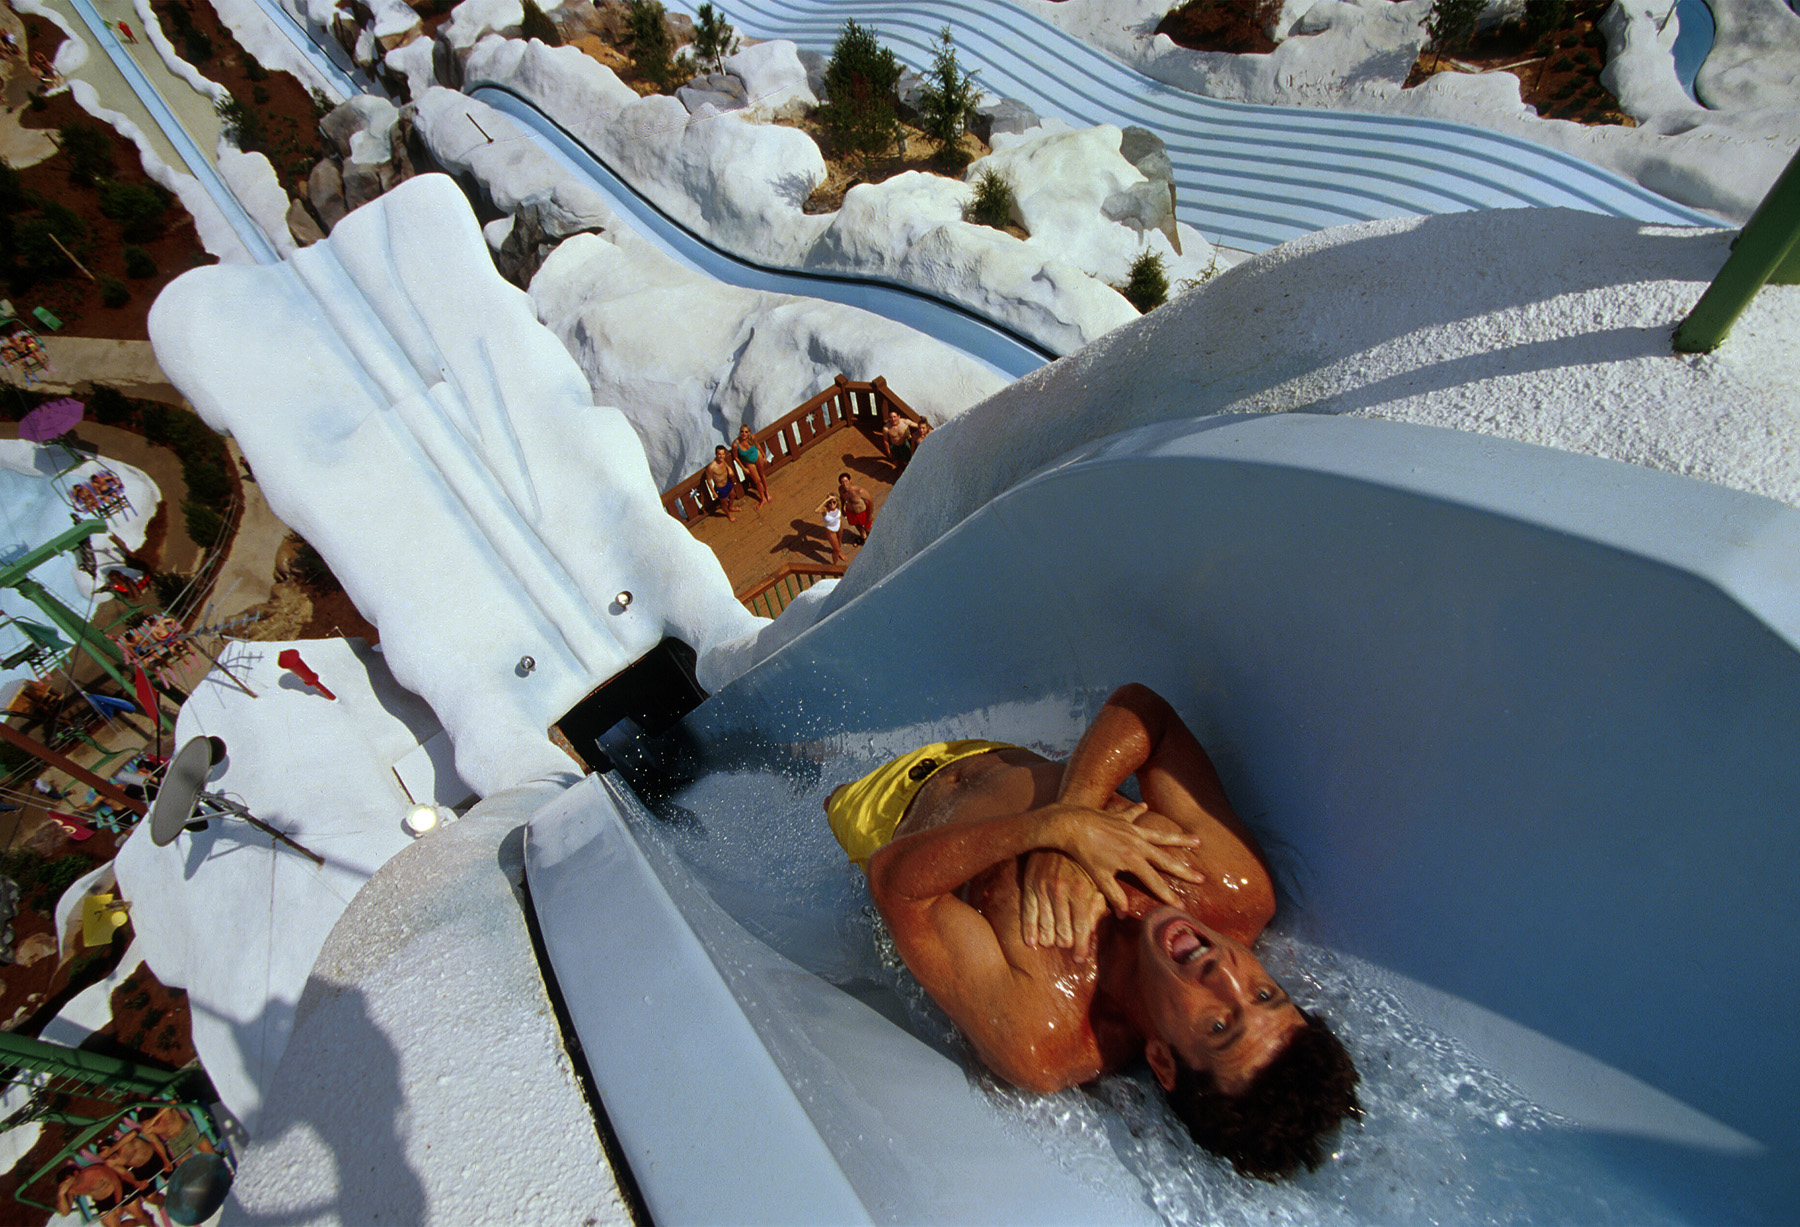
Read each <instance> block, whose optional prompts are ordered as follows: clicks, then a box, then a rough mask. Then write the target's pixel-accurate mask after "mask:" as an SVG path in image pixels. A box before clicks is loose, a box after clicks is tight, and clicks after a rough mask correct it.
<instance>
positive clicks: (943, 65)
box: [919, 26, 981, 150]
mask: <svg viewBox="0 0 1800 1227" xmlns="http://www.w3.org/2000/svg"><path fill="white" fill-rule="evenodd" d="M927 80H928V82H929V84H927V85H926V86H925V88H924V89H923V90H922V91H920V93H919V111H920V113H921V114H922V115H923V117H924V120H925V123H924V125H923V126H924V129H925V135H926V136H929V137H930V138H931V139H932V140H934V141H936V142H937V144H938V148H939V149H941V150H949V149H952V148H954V147H955V145H956V142H957V140H958V139H960V138H961V136H962V134H963V129H964V128H966V127H968V124H969V118H970V116H972V115H974V113H975V104H976V103H977V102H979V101H981V89H980V87H979V86H977V85H976V84H975V74H974V73H972V72H965V71H963V67H962V65H961V64H958V63H957V62H956V43H955V41H954V40H953V39H952V38H951V36H950V27H949V26H945V27H944V28H943V30H941V31H940V32H939V33H938V50H937V55H936V57H935V58H934V59H933V60H932V61H931V73H930V75H929V77H928V78H927Z"/></svg>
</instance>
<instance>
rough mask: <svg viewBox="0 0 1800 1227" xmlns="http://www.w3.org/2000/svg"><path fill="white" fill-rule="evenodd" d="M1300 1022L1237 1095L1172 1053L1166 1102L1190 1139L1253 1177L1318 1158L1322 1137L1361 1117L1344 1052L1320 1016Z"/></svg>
mask: <svg viewBox="0 0 1800 1227" xmlns="http://www.w3.org/2000/svg"><path fill="white" fill-rule="evenodd" d="M1300 1016H1301V1017H1302V1018H1304V1019H1305V1020H1306V1026H1305V1027H1303V1028H1302V1029H1301V1030H1299V1031H1297V1032H1295V1033H1294V1038H1293V1039H1291V1040H1289V1041H1288V1045H1287V1047H1286V1048H1284V1049H1282V1050H1281V1052H1279V1053H1277V1054H1276V1056H1275V1059H1274V1060H1272V1061H1270V1062H1269V1063H1268V1064H1267V1065H1265V1066H1264V1067H1263V1068H1262V1069H1261V1070H1260V1071H1259V1072H1258V1073H1257V1075H1256V1077H1255V1078H1254V1079H1252V1080H1251V1082H1250V1085H1249V1086H1248V1087H1246V1088H1245V1089H1244V1092H1243V1093H1242V1094H1239V1095H1227V1094H1225V1093H1224V1092H1223V1091H1221V1090H1219V1088H1218V1086H1217V1084H1216V1083H1215V1082H1214V1081H1213V1076H1212V1074H1210V1073H1204V1072H1202V1071H1200V1070H1197V1069H1193V1068H1191V1067H1189V1066H1188V1065H1187V1063H1186V1062H1184V1061H1182V1060H1181V1058H1180V1057H1179V1056H1177V1057H1176V1059H1175V1089H1174V1090H1172V1091H1170V1092H1169V1093H1168V1097H1169V1107H1170V1108H1171V1109H1172V1110H1173V1111H1174V1113H1175V1115H1177V1116H1179V1117H1180V1118H1181V1121H1182V1123H1183V1124H1184V1125H1186V1126H1187V1130H1188V1133H1189V1134H1190V1135H1192V1136H1193V1139H1194V1141H1195V1142H1197V1143H1198V1144H1199V1145H1201V1146H1202V1147H1204V1148H1205V1149H1207V1150H1210V1151H1212V1152H1213V1153H1214V1154H1216V1155H1219V1156H1221V1157H1222V1158H1226V1159H1229V1160H1231V1164H1232V1166H1233V1167H1235V1168H1237V1170H1238V1171H1240V1172H1242V1173H1243V1174H1244V1175H1246V1176H1254V1177H1256V1178H1257V1179H1259V1180H1280V1179H1282V1178H1283V1177H1286V1176H1291V1175H1293V1174H1294V1173H1295V1172H1296V1171H1298V1170H1299V1169H1300V1166H1301V1165H1302V1164H1304V1165H1305V1166H1306V1168H1307V1169H1308V1170H1309V1171H1310V1170H1311V1169H1313V1168H1315V1167H1317V1166H1319V1164H1320V1163H1322V1162H1323V1161H1324V1159H1325V1155H1326V1151H1325V1147H1324V1139H1325V1138H1326V1137H1327V1136H1328V1135H1329V1134H1330V1133H1331V1132H1332V1131H1333V1130H1335V1129H1336V1128H1337V1127H1338V1125H1339V1123H1340V1122H1341V1121H1342V1120H1343V1119H1344V1118H1345V1117H1346V1116H1355V1117H1360V1116H1361V1115H1362V1105H1361V1104H1360V1103H1358V1102H1357V1099H1356V1084H1357V1083H1358V1082H1359V1081H1360V1079H1359V1077H1358V1076H1357V1073H1356V1066H1355V1064H1354V1063H1352V1061H1351V1060H1350V1054H1349V1052H1347V1051H1346V1050H1345V1048H1344V1045H1343V1044H1342V1043H1340V1042H1339V1041H1338V1037H1337V1036H1335V1035H1333V1034H1332V1033H1331V1031H1330V1030H1329V1029H1328V1028H1327V1027H1326V1026H1325V1024H1324V1023H1322V1022H1320V1021H1319V1020H1318V1019H1316V1018H1314V1017H1313V1016H1312V1015H1310V1014H1308V1013H1306V1012H1305V1011H1304V1010H1302V1011H1301V1012H1300Z"/></svg>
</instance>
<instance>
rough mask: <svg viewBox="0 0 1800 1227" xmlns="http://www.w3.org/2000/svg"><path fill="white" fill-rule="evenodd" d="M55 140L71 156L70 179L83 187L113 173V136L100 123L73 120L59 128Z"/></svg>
mask: <svg viewBox="0 0 1800 1227" xmlns="http://www.w3.org/2000/svg"><path fill="white" fill-rule="evenodd" d="M56 143H57V145H59V146H60V147H61V148H62V151H63V156H64V157H66V158H68V159H69V178H70V180H71V181H73V182H75V183H79V184H82V185H84V186H86V185H90V184H93V183H96V182H98V181H100V180H101V179H105V178H107V177H108V176H110V175H111V174H112V173H113V146H112V138H111V137H110V136H109V135H107V133H106V132H105V131H104V130H103V129H102V128H101V127H100V126H99V125H98V124H91V123H89V122H87V121H86V120H85V119H72V120H70V121H69V122H68V123H66V124H64V125H63V126H62V127H60V128H58V129H57V130H56Z"/></svg>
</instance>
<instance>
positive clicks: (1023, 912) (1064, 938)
mask: <svg viewBox="0 0 1800 1227" xmlns="http://www.w3.org/2000/svg"><path fill="white" fill-rule="evenodd" d="M1104 915H1106V897H1105V896H1104V895H1102V894H1101V893H1100V889H1099V888H1098V887H1097V886H1095V885H1094V879H1092V878H1090V877H1088V876H1087V871H1086V870H1084V869H1082V867H1081V866H1080V865H1077V864H1076V863H1075V862H1074V861H1072V860H1070V859H1069V858H1068V857H1066V856H1064V855H1063V854H1062V853H1060V852H1047V851H1040V852H1033V853H1032V854H1031V855H1030V856H1028V857H1026V858H1025V875H1024V879H1023V881H1022V882H1021V883H1020V894H1019V922H1020V923H1019V931H1020V933H1021V934H1022V935H1023V936H1024V938H1025V944H1026V945H1027V946H1062V947H1064V948H1065V949H1069V950H1073V951H1074V952H1075V957H1076V958H1077V959H1081V960H1083V961H1085V960H1086V959H1087V949H1088V942H1089V940H1090V939H1092V937H1093V936H1094V926H1095V925H1097V924H1099V923H1100V918H1101V917H1102V916H1104Z"/></svg>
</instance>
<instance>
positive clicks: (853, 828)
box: [825, 741, 1015, 872]
mask: <svg viewBox="0 0 1800 1227" xmlns="http://www.w3.org/2000/svg"><path fill="white" fill-rule="evenodd" d="M1014 748H1015V747H1014V746H1013V745H1012V743H1010V742H1005V741H935V742H933V743H931V744H930V745H928V746H920V747H919V748H918V749H917V750H914V751H913V752H912V753H910V754H902V755H901V756H900V757H899V758H896V759H894V760H893V761H892V762H888V763H884V764H882V765H881V766H879V767H877V768H875V770H873V771H871V772H869V774H867V775H865V776H863V778H862V779H860V780H857V781H855V782H853V783H850V784H845V785H844V786H843V787H842V788H840V789H838V790H837V791H836V792H835V793H833V794H832V796H831V801H830V802H829V803H828V804H827V805H826V807H825V811H826V815H827V816H828V817H829V818H830V819H831V833H832V834H833V835H835V836H837V841H838V843H839V844H841V845H842V846H843V849H844V851H845V852H847V853H849V854H850V859H851V860H853V861H855V862H856V864H857V867H858V868H860V869H862V870H864V871H865V872H866V871H867V870H868V868H869V858H870V857H871V856H874V855H875V853H876V852H877V851H879V850H880V849H882V848H883V847H885V846H886V845H887V843H888V841H889V840H891V839H893V838H894V830H895V828H896V827H898V826H899V825H900V820H901V819H902V818H904V817H906V807H907V806H909V805H911V804H912V799H913V798H914V797H916V796H918V795H919V790H920V789H921V788H923V787H925V781H926V780H929V779H930V778H931V777H932V776H933V775H935V774H936V773H937V772H939V771H942V770H943V769H944V768H945V767H948V766H949V765H950V764H951V763H954V762H957V761H959V760H960V759H965V758H974V757H975V756H976V755H977V754H986V753H987V752H988V751H990V750H1011V749H1014Z"/></svg>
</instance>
